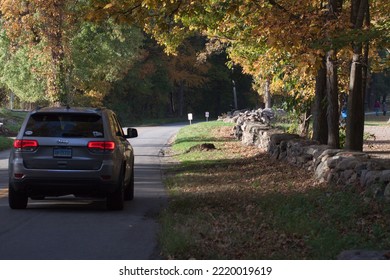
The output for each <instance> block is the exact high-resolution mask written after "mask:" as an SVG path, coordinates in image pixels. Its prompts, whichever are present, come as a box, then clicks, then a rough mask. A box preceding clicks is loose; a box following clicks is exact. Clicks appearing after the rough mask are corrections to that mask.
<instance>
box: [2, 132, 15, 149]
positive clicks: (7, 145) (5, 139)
mask: <svg viewBox="0 0 390 280" xmlns="http://www.w3.org/2000/svg"><path fill="white" fill-rule="evenodd" d="M12 143H13V140H12V139H10V138H8V137H3V136H0V151H3V150H7V149H9V148H11V146H12Z"/></svg>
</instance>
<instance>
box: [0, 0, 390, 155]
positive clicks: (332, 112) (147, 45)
mask: <svg viewBox="0 0 390 280" xmlns="http://www.w3.org/2000/svg"><path fill="white" fill-rule="evenodd" d="M0 10H1V25H2V27H1V36H0V82H1V85H2V87H3V90H2V93H1V94H0V95H2V96H9V94H10V93H11V92H12V93H14V94H15V95H16V96H17V97H18V98H19V99H20V100H21V101H29V102H37V103H44V102H47V103H66V104H71V105H73V104H75V105H93V106H99V105H105V106H110V107H113V108H114V109H116V110H118V111H120V112H122V113H121V114H122V117H123V118H127V119H134V118H150V117H155V118H158V117H164V116H182V115H183V114H186V113H187V112H188V111H189V110H190V111H193V112H198V113H199V114H200V113H201V112H204V111H210V112H212V114H219V113H221V112H224V111H227V110H229V109H234V107H235V104H234V100H233V87H234V86H235V88H237V91H238V93H239V95H240V96H239V99H238V100H239V104H238V107H239V108H245V107H256V106H260V105H261V104H260V103H259V101H258V99H257V98H256V94H254V92H256V93H257V94H258V96H261V97H262V99H261V102H263V104H264V106H266V107H268V106H271V105H272V103H271V101H270V100H271V98H272V97H274V96H275V95H279V96H285V101H286V102H288V103H289V104H290V105H291V106H290V108H293V109H294V110H295V112H297V113H299V114H305V115H306V116H309V115H312V118H311V119H310V118H306V117H305V118H303V119H304V120H305V121H312V122H313V138H314V139H315V140H318V141H319V142H321V143H323V144H328V145H329V146H331V147H335V148H337V147H339V145H340V128H339V119H340V111H341V108H342V107H343V106H346V107H347V116H348V117H347V123H346V141H345V147H346V148H348V149H352V150H362V145H363V126H364V112H365V108H371V107H372V104H373V102H374V101H375V100H376V99H380V100H381V101H386V96H387V94H388V91H389V87H390V86H389V77H388V74H389V69H390V62H389V57H390V20H389V14H390V3H389V1H388V0H371V1H370V0H327V1H326V0H260V1H250V0H239V1H233V0H220V1H217V0H199V1H191V0H181V1H180V0H179V1H170V0H142V1H141V0H124V1H120V0H80V1H76V2H75V1H69V0H47V1H40V0H29V1H28V0H25V1H16V2H15V1H12V0H2V1H1V6H0ZM156 42H157V43H158V44H156ZM164 52H165V53H164ZM167 54H169V55H167ZM232 70H233V71H232ZM240 70H242V72H243V73H240V72H241V71H240ZM232 81H233V83H232ZM251 83H252V87H251Z"/></svg>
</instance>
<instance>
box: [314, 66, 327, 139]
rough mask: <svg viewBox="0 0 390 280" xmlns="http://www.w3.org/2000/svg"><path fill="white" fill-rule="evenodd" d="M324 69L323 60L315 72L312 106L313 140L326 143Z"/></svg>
mask: <svg viewBox="0 0 390 280" xmlns="http://www.w3.org/2000/svg"><path fill="white" fill-rule="evenodd" d="M326 105H327V102H326V69H325V58H324V59H323V61H322V65H321V68H320V69H318V71H317V76H316V89H315V99H314V104H313V140H315V141H318V142H320V143H321V144H327V143H328V123H327V118H326Z"/></svg>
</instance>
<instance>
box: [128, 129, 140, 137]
mask: <svg viewBox="0 0 390 280" xmlns="http://www.w3.org/2000/svg"><path fill="white" fill-rule="evenodd" d="M135 137H138V131H137V129H135V128H131V127H129V128H127V135H126V138H135Z"/></svg>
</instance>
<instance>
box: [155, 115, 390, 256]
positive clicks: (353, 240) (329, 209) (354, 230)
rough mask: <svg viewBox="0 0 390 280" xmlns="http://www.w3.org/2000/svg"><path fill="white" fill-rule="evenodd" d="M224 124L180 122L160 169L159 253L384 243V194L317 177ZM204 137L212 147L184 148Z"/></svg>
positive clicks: (389, 236) (387, 208)
mask: <svg viewBox="0 0 390 280" xmlns="http://www.w3.org/2000/svg"><path fill="white" fill-rule="evenodd" d="M225 125H226V124H224V123H221V122H214V123H202V124H198V125H194V126H187V127H185V128H184V129H182V130H181V131H180V132H179V134H178V136H177V139H176V142H175V143H174V145H173V150H174V151H175V152H176V153H178V154H179V155H177V156H176V158H177V159H178V160H180V164H179V165H175V166H173V167H171V168H170V169H168V170H167V172H166V178H167V179H166V181H165V183H166V186H167V188H168V190H169V193H170V202H169V205H168V207H167V209H166V210H165V211H164V213H163V214H162V217H161V222H162V229H163V230H162V232H161V236H160V241H161V246H162V253H163V256H165V257H166V258H176V259H189V258H195V259H335V258H336V257H337V255H338V254H339V253H341V251H343V250H349V249H372V250H376V249H383V250H385V249H389V248H390V204H389V203H388V202H385V201H380V200H375V199H372V197H371V196H367V195H365V194H364V193H362V192H361V190H359V189H358V188H356V187H351V186H345V187H336V186H331V185H327V184H319V183H318V182H316V180H315V179H314V178H313V176H312V174H310V172H307V171H306V170H304V169H298V168H295V167H293V166H291V165H288V164H287V163H285V162H279V161H272V160H271V159H270V158H269V156H268V155H266V154H263V153H259V151H258V150H257V149H256V148H253V147H244V146H242V144H241V143H238V142H235V141H233V140H232V139H231V138H226V137H223V135H222V134H221V130H223V129H224V128H223V126H225ZM228 129H229V127H228V128H225V133H228V132H229V130H228ZM204 142H212V143H214V144H216V146H217V150H213V151H203V152H194V153H193V152H185V151H187V150H188V149H189V148H190V147H192V146H194V145H196V144H199V143H204Z"/></svg>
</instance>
